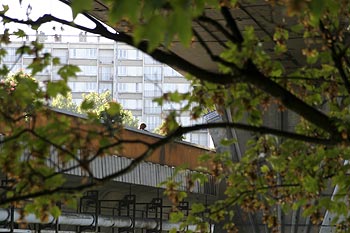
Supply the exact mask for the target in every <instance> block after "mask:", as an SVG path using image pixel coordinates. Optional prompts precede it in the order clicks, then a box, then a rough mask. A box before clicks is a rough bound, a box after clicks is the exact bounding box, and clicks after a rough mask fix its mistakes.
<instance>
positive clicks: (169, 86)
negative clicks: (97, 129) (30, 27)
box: [0, 33, 211, 147]
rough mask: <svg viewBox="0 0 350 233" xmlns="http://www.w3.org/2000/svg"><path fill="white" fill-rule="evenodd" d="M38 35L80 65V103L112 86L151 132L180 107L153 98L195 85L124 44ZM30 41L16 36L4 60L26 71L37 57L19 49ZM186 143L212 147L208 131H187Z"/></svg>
mask: <svg viewBox="0 0 350 233" xmlns="http://www.w3.org/2000/svg"><path fill="white" fill-rule="evenodd" d="M35 37H37V38H38V39H39V41H40V42H42V43H43V44H44V50H45V52H49V53H51V54H52V55H53V56H54V57H58V58H60V61H61V63H62V64H74V65H77V66H79V67H80V69H81V72H79V73H78V77H77V78H75V79H71V80H69V82H68V85H69V86H70V88H71V90H72V95H73V100H74V101H75V102H76V103H79V102H81V100H82V94H83V93H88V92H93V91H94V92H99V93H102V92H104V91H106V90H110V92H111V93H112V95H113V99H115V100H117V101H118V102H119V103H121V104H122V106H123V107H124V109H127V110H130V111H131V112H132V113H133V115H134V116H135V117H136V118H137V119H139V122H144V123H146V124H147V130H148V131H151V132H152V131H153V130H154V129H155V128H156V127H158V126H159V125H160V124H161V123H162V117H163V116H164V114H165V113H166V112H167V111H169V110H172V109H179V107H180V106H178V105H176V104H172V105H169V104H167V105H165V106H159V105H157V104H156V103H155V102H153V98H155V97H159V96H161V95H162V94H163V93H165V92H169V91H175V90H177V91H179V92H187V91H188V90H189V88H190V83H189V81H187V80H186V79H185V78H184V77H183V76H182V75H181V74H180V73H178V72H177V71H175V70H174V69H172V68H170V67H169V66H167V65H165V64H162V63H159V62H158V61H156V60H154V59H153V58H151V57H150V56H148V55H147V54H144V53H142V52H141V51H139V50H137V49H135V48H133V47H131V46H128V45H126V44H123V43H119V42H114V41H111V40H107V39H105V38H101V37H98V36H92V35H86V34H85V33H80V35H75V36H68V35H65V36H60V35H45V34H43V33H40V34H38V35H34V36H29V37H28V38H27V40H28V41H31V40H32V39H35ZM25 42H26V40H22V41H18V40H14V41H12V43H11V44H9V45H6V47H5V49H6V50H7V56H6V57H5V58H4V59H3V60H2V61H1V63H0V64H6V65H8V66H9V67H12V71H13V72H16V71H18V70H19V69H24V70H26V66H27V65H28V64H29V63H30V62H31V60H32V58H33V57H31V56H28V55H25V56H23V57H19V56H18V55H16V49H17V48H18V47H20V46H22V45H23V43H25ZM58 69H59V67H56V66H53V65H50V66H49V67H47V68H46V69H45V70H44V71H43V72H41V73H39V74H37V75H36V79H37V80H39V81H45V80H58V79H59V78H60V77H59V75H57V70H58ZM179 123H180V124H181V125H183V126H186V125H191V124H195V123H201V120H200V121H193V120H191V119H190V116H189V114H184V115H182V116H181V117H180V119H179ZM185 141H189V142H192V143H195V144H199V145H202V146H206V147H210V146H211V138H210V135H209V133H208V131H207V130H202V131H197V132H193V133H190V134H188V135H185Z"/></svg>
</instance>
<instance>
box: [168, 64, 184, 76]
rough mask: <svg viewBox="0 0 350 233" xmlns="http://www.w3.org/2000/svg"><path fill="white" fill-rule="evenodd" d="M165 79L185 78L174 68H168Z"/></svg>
mask: <svg viewBox="0 0 350 233" xmlns="http://www.w3.org/2000/svg"><path fill="white" fill-rule="evenodd" d="M164 77H183V76H182V75H181V74H180V73H179V72H177V71H176V70H174V69H173V68H171V67H169V66H166V67H164Z"/></svg>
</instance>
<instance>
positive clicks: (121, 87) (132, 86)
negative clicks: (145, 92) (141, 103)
mask: <svg viewBox="0 0 350 233" xmlns="http://www.w3.org/2000/svg"><path fill="white" fill-rule="evenodd" d="M118 91H119V92H127V93H136V92H141V91H142V84H141V83H118Z"/></svg>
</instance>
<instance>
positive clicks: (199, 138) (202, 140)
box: [185, 133, 208, 146]
mask: <svg viewBox="0 0 350 233" xmlns="http://www.w3.org/2000/svg"><path fill="white" fill-rule="evenodd" d="M185 137H186V141H187V139H189V141H191V142H192V143H195V144H198V145H202V146H208V134H202V133H192V134H190V135H188V134H187V135H186V136H185Z"/></svg>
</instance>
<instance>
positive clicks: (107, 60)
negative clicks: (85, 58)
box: [98, 49, 113, 64]
mask: <svg viewBox="0 0 350 233" xmlns="http://www.w3.org/2000/svg"><path fill="white" fill-rule="evenodd" d="M98 59H99V61H100V63H104V64H112V63H113V50H112V49H109V50H107V49H101V50H100V52H99V58H98Z"/></svg>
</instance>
